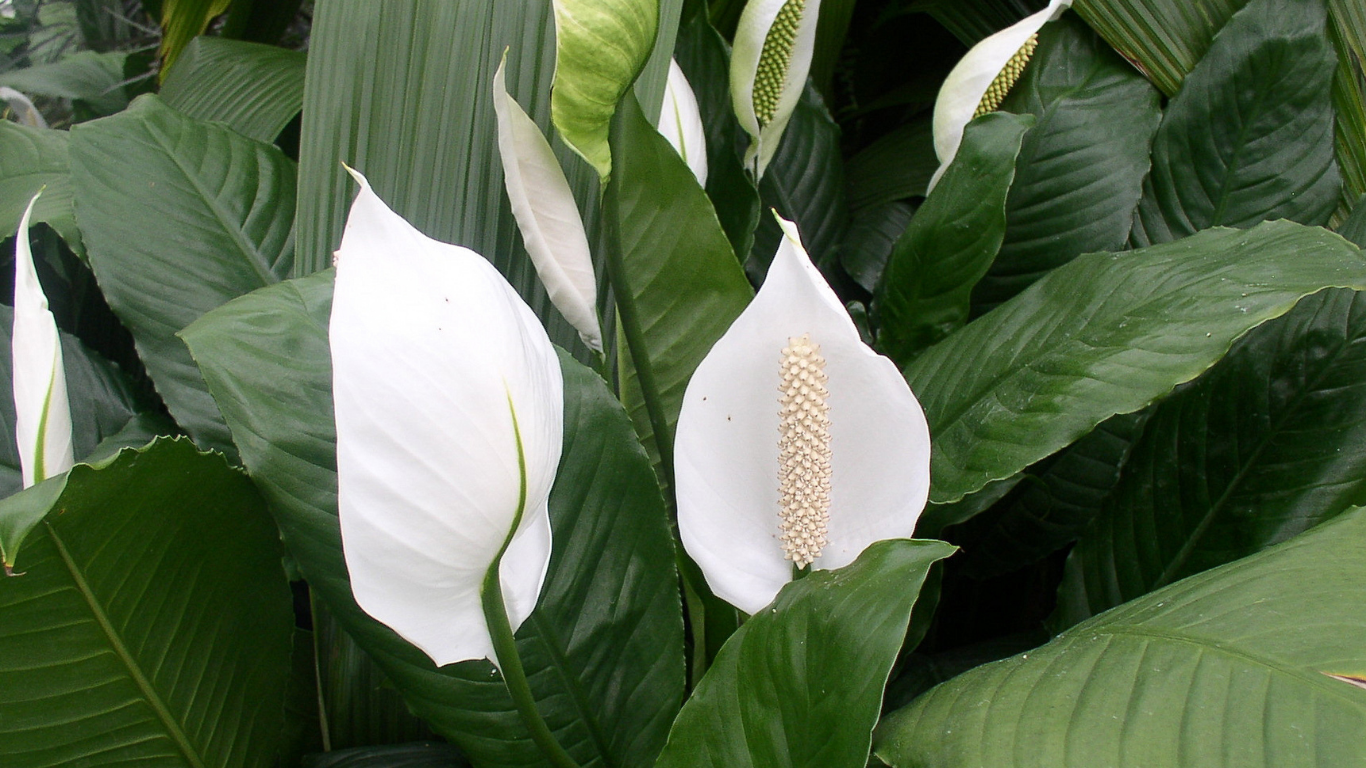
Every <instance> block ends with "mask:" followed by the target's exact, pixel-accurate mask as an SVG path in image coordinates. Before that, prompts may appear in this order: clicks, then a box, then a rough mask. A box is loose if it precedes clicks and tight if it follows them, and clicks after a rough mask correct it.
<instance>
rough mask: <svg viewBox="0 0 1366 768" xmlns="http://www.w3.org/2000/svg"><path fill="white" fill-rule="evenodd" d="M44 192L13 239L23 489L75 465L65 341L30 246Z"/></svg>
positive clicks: (17, 424) (16, 409)
mask: <svg viewBox="0 0 1366 768" xmlns="http://www.w3.org/2000/svg"><path fill="white" fill-rule="evenodd" d="M41 194H42V193H41V192H39V193H38V195H34V196H33V199H31V200H29V203H28V207H27V208H25V209H24V215H23V217H22V218H21V219H20V220H19V231H18V235H17V237H15V240H14V330H13V336H12V338H11V353H12V355H13V357H12V362H13V366H14V368H13V375H14V382H13V383H14V415H15V423H14V433H15V438H16V441H17V442H18V448H19V465H20V468H21V470H22V472H23V482H24V487H25V488H27V487H29V486H31V485H34V484H35V483H39V482H42V481H43V480H46V479H47V478H49V477H52V476H54V475H60V474H61V473H63V472H65V471H67V470H68V469H71V466H72V464H74V463H75V458H74V456H73V449H72V439H71V405H70V402H69V400H68V398H67V394H66V370H65V368H63V365H62V344H61V339H60V337H59V336H58V334H57V321H56V320H55V319H54V318H53V317H52V312H50V311H49V310H48V308H47V295H46V294H44V293H43V286H42V284H40V283H39V282H38V272H37V271H36V270H35V269H34V266H33V251H32V250H31V249H30V247H29V242H28V226H29V219H30V217H31V216H32V215H33V207H34V205H35V204H37V202H38V196H39V195H41Z"/></svg>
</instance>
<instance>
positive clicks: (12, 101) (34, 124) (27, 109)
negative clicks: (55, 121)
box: [0, 86, 47, 128]
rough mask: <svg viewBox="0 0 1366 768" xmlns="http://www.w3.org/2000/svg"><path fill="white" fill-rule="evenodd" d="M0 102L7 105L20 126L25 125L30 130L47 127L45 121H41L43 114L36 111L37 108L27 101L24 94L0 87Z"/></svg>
mask: <svg viewBox="0 0 1366 768" xmlns="http://www.w3.org/2000/svg"><path fill="white" fill-rule="evenodd" d="M0 101H4V102H5V103H7V104H9V108H10V110H11V111H13V112H14V118H15V120H18V121H19V124H20V125H27V126H29V127H30V128H46V127H47V121H46V120H44V119H43V114H42V113H41V112H39V111H38V108H37V107H35V106H33V102H31V101H29V99H28V97H27V96H25V95H24V94H22V93H20V92H18V91H16V90H14V89H13V88H6V87H4V86H0Z"/></svg>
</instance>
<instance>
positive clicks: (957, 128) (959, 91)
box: [930, 0, 1072, 189]
mask: <svg viewBox="0 0 1366 768" xmlns="http://www.w3.org/2000/svg"><path fill="white" fill-rule="evenodd" d="M1071 6H1072V0H1051V2H1049V4H1048V7H1047V8H1044V9H1043V10H1041V11H1039V12H1038V13H1035V14H1033V15H1030V16H1028V17H1026V18H1024V19H1021V20H1020V21H1018V22H1016V23H1015V24H1013V25H1011V26H1009V27H1006V28H1005V29H1003V30H1001V31H999V32H997V33H995V34H993V35H991V36H989V37H987V38H985V39H983V40H981V41H980V42H978V43H977V44H976V45H974V46H973V47H972V49H971V50H969V51H968V52H967V55H965V56H964V57H963V58H962V59H960V60H959V61H958V64H957V65H955V66H954V68H953V70H952V71H950V72H949V76H948V77H947V78H945V79H944V84H943V85H942V86H940V88H939V97H938V98H937V99H936V100H935V103H934V151H935V154H936V155H938V157H939V169H938V170H937V171H935V174H934V177H933V178H932V179H931V181H930V189H933V188H934V186H935V184H937V183H938V182H939V177H940V176H942V175H943V174H944V171H945V170H946V169H947V168H948V167H949V163H950V162H952V161H953V157H954V155H956V154H957V153H958V145H959V143H960V142H961V141H962V140H963V129H964V128H965V127H967V124H968V123H969V122H971V121H972V119H973V118H975V117H979V116H980V115H982V114H985V113H986V112H992V111H995V110H996V108H997V107H999V106H1000V105H1001V100H1002V99H1003V98H1005V96H1006V93H1007V92H1008V91H1009V90H1010V88H1011V86H1013V85H1014V84H1015V81H1016V79H1018V78H1019V76H1020V74H1021V73H1022V72H1023V70H1024V67H1025V64H1027V63H1028V61H1029V57H1030V56H1031V55H1032V54H1033V52H1034V46H1035V44H1036V42H1037V40H1038V38H1037V37H1036V35H1038V32H1039V30H1040V29H1041V28H1043V25H1044V24H1047V23H1048V22H1050V21H1052V20H1054V19H1056V18H1058V17H1059V16H1061V15H1062V13H1063V11H1065V10H1067V9H1068V8H1070V7H1071Z"/></svg>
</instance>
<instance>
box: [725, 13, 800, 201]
mask: <svg viewBox="0 0 1366 768" xmlns="http://www.w3.org/2000/svg"><path fill="white" fill-rule="evenodd" d="M820 6H821V4H820V0H750V2H749V3H748V4H747V5H745V10H744V12H743V13H742V14H741V15H740V23H739V25H738V26H737V27H736V30H735V47H734V48H733V49H732V50H731V56H730V96H731V104H732V106H733V107H734V109H735V116H736V118H738V119H739V121H740V126H741V127H742V128H744V129H745V132H746V133H748V134H749V135H750V139H751V141H750V145H749V149H748V150H747V151H746V152H745V166H746V167H747V168H748V169H749V170H750V173H751V174H752V175H753V176H754V178H755V179H756V180H757V179H759V178H760V177H762V176H763V175H764V170H765V169H766V168H768V163H769V161H770V160H772V159H773V153H774V152H776V151H777V149H778V142H779V141H780V140H781V139H782V136H783V130H784V129H785V128H787V121H788V120H789V119H790V118H791V117H792V110H793V109H795V108H796V106H797V102H798V100H800V99H801V96H802V88H803V87H804V86H805V85H806V76H807V73H808V72H809V71H810V70H811V56H812V54H813V53H814V52H815V47H816V22H817V21H818V20H819V18H820V10H821V8H820Z"/></svg>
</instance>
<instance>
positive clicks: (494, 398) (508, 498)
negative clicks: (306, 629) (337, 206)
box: [330, 171, 564, 686]
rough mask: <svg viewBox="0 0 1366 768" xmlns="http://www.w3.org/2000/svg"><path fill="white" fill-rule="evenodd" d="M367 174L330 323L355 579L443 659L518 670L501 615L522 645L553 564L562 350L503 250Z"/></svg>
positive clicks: (344, 526) (347, 544) (342, 492)
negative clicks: (421, 220)
mask: <svg viewBox="0 0 1366 768" xmlns="http://www.w3.org/2000/svg"><path fill="white" fill-rule="evenodd" d="M352 175H353V176H355V178H356V181H357V182H359V183H360V186H361V189H360V193H359V194H358V195H357V196H356V200H355V202H354V203H353V204H352V206H351V214H350V218H349V219H348V220H347V224H346V230H345V233H344V234H343V235H342V242H341V247H340V248H339V249H338V251H337V277H336V289H335V294H334V298H333V303H332V318H331V324H330V338H331V347H332V366H333V395H334V398H335V401H336V405H335V408H336V424H337V475H338V497H339V504H340V512H341V532H342V546H343V550H344V554H345V556H346V567H347V570H348V571H349V572H350V575H351V588H352V591H353V592H354V593H355V597H356V602H357V603H358V604H359V605H360V607H361V608H363V609H364V610H365V611H366V612H367V613H369V614H370V615H371V616H373V617H375V618H376V619H378V620H379V621H381V622H383V623H384V624H387V625H388V626H389V627H391V628H392V629H393V630H394V631H395V632H398V633H399V634H400V635H402V636H403V637H404V638H405V639H407V640H408V641H409V642H411V643H413V644H414V645H416V646H417V647H418V648H421V649H422V650H423V651H424V652H426V654H427V655H428V656H430V657H431V659H432V661H433V662H435V663H436V664H437V665H438V666H440V665H444V664H449V663H452V662H457V661H464V660H468V659H483V658H488V659H492V660H493V661H494V662H495V663H497V664H499V667H500V668H502V669H504V672H505V674H507V673H508V670H507V665H508V664H509V663H516V664H517V665H518V669H517V670H516V671H520V662H516V660H515V659H513V658H503V656H504V654H503V650H505V649H506V647H503V648H500V649H498V650H495V646H496V645H497V643H498V640H497V638H498V637H499V630H498V628H497V627H496V626H493V625H494V624H497V623H502V622H503V621H506V622H507V624H508V625H510V626H505V627H503V629H504V630H506V631H505V633H504V634H505V635H506V640H507V641H508V643H509V644H510V642H511V633H512V632H513V631H515V630H516V628H517V627H518V626H520V625H521V623H522V622H523V621H524V620H525V619H526V617H527V616H528V615H529V614H530V613H531V611H532V609H533V608H534V607H535V605H536V600H537V597H538V596H539V594H540V591H541V586H542V583H543V582H544V580H545V575H546V569H547V567H548V566H549V563H550V519H549V516H548V514H547V509H546V503H547V499H548V497H549V494H550V486H551V483H552V482H553V480H554V476H555V469H556V467H557V465H558V463H559V459H560V450H561V438H562V433H563V429H564V423H563V418H564V417H563V409H564V395H563V391H562V387H563V384H562V381H561V377H560V365H559V359H558V358H557V357H556V354H555V350H554V347H552V346H551V343H550V339H549V338H548V337H547V336H546V333H545V330H544V329H543V328H542V327H541V325H540V323H539V322H538V321H537V319H536V316H535V315H534V314H532V312H531V310H530V309H529V308H528V307H527V306H526V304H525V303H523V301H522V300H521V298H520V297H519V296H518V295H517V293H516V292H515V291H514V290H513V289H512V286H510V285H508V283H507V281H506V280H504V279H503V277H502V275H500V274H499V273H498V271H497V270H496V269H495V268H494V267H493V266H492V265H491V264H490V263H489V262H488V261H486V260H485V259H484V258H483V257H481V256H480V255H479V254H477V253H475V252H474V251H471V250H469V249H467V248H461V247H459V246H455V245H446V244H444V243H439V242H437V241H435V240H432V239H430V238H428V237H426V236H425V235H423V234H422V233H421V232H419V231H417V230H416V229H415V228H413V226H412V225H410V224H409V223H408V222H406V221H404V220H403V219H402V218H401V217H400V216H399V215H398V214H396V213H394V212H393V211H392V210H390V209H389V207H388V206H386V205H385V204H384V203H383V202H382V201H381V200H380V199H379V197H378V196H377V195H376V194H375V193H374V191H373V190H371V188H370V185H369V184H368V183H367V182H366V180H365V178H364V177H363V176H361V175H360V174H359V173H356V172H354V171H352ZM490 601H493V602H495V603H497V604H498V605H497V606H496V607H503V606H505V608H506V613H505V616H506V618H505V619H499V618H498V616H496V615H495V614H493V613H490V612H489V610H490ZM511 655H512V656H514V657H515V647H514V649H513V650H512V653H511ZM507 677H508V679H509V681H510V682H509V686H511V685H512V682H511V680H512V678H513V675H512V674H507Z"/></svg>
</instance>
